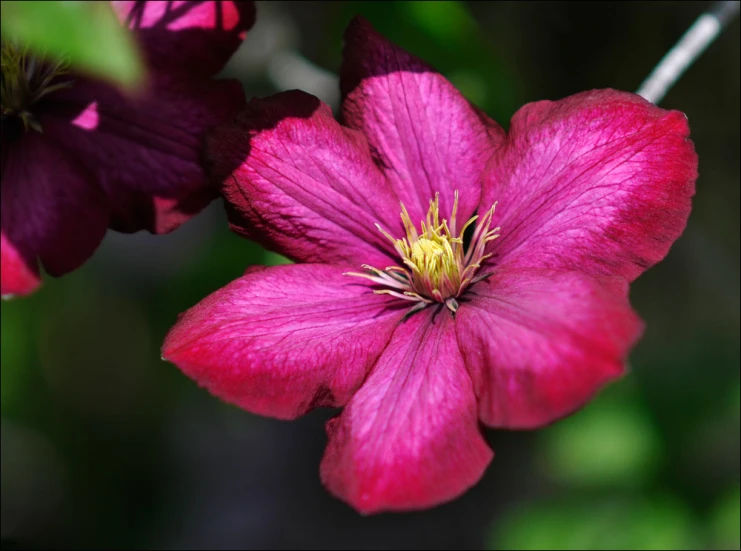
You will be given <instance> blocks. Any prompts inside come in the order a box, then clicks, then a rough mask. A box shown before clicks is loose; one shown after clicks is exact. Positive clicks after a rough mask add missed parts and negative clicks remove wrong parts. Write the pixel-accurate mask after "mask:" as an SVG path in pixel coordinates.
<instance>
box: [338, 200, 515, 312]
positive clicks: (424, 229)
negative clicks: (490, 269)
mask: <svg viewBox="0 0 741 551" xmlns="http://www.w3.org/2000/svg"><path fill="white" fill-rule="evenodd" d="M495 208H496V203H494V204H493V205H492V206H491V208H490V209H489V210H488V211H486V214H484V215H483V217H481V220H479V223H478V224H477V225H476V229H475V230H474V232H473V236H472V238H471V242H470V244H469V246H468V249H467V250H466V249H465V246H464V243H463V234H464V233H465V231H466V230H467V229H468V227H469V226H471V225H472V224H473V223H474V222H475V221H476V220H477V219H478V218H479V217H478V216H474V217H473V218H471V219H470V220H469V221H468V222H466V223H465V224H464V225H463V227H462V228H461V229H460V231H458V229H457V226H456V213H457V210H458V192H457V191H456V192H455V202H454V203H453V213H452V214H451V216H450V223H448V221H447V220H446V219H444V218H443V219H442V221H441V220H440V194H439V193H436V194H435V199H434V200H431V201H430V208H429V210H428V211H427V217H426V220H424V221H421V222H420V230H421V231H419V232H417V228H416V227H415V226H414V224H413V223H412V220H411V218H410V216H409V212H407V209H406V207H404V204H403V203H402V204H401V220H402V222H403V223H404V229H405V230H406V237H403V238H401V239H395V238H394V237H392V236H391V235H389V234H388V233H387V232H386V231H385V230H383V229H382V228H381V227H380V226H379V225H378V224H376V227H377V228H378V229H379V231H380V232H381V233H383V235H385V236H386V237H387V238H388V239H389V240H390V241H391V243H393V245H394V249H396V252H397V253H399V257H400V258H401V262H402V264H403V267H402V266H390V267H387V268H386V269H385V270H380V269H378V268H374V267H373V266H368V265H367V264H364V265H363V268H365V269H366V270H367V272H365V273H358V272H348V273H347V274H345V275H352V276H357V277H364V278H366V279H370V280H371V281H373V282H375V283H378V284H380V285H382V286H384V287H386V288H385V289H379V290H377V291H374V292H375V293H379V294H389V295H393V296H395V297H398V298H403V299H405V300H410V301H413V302H416V303H417V304H415V306H414V307H413V309H412V311H417V310H421V309H422V308H424V307H425V306H427V305H428V304H433V303H435V302H439V303H444V304H445V305H446V306H447V307H448V308H449V309H450V311H451V312H453V313H455V311H456V310H457V309H458V302H457V301H456V298H458V297H460V296H461V294H462V293H463V292H464V291H465V290H466V288H468V286H469V285H471V284H472V283H475V282H476V281H480V280H481V279H483V277H486V276H483V277H478V278H477V277H475V274H476V272H477V271H478V269H479V268H480V267H481V262H482V261H483V260H485V259H486V258H489V257H490V256H491V254H485V252H486V246H487V244H488V243H489V242H490V241H493V240H494V239H496V238H497V237H499V233H497V232H499V230H500V228H493V229H490V227H491V220H492V217H493V216H494V209H495Z"/></svg>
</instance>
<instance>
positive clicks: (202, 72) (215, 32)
mask: <svg viewBox="0 0 741 551" xmlns="http://www.w3.org/2000/svg"><path fill="white" fill-rule="evenodd" d="M112 4H113V6H114V8H115V10H116V12H117V13H118V16H119V18H120V19H121V21H122V22H123V23H124V24H125V25H127V26H128V27H129V28H130V29H132V30H133V31H134V33H135V35H136V37H137V40H138V42H139V44H140V45H141V47H142V50H143V53H144V55H145V57H146V59H147V60H148V61H149V63H150V64H151V65H152V68H153V69H154V70H155V71H157V70H165V71H167V72H175V71H177V72H185V73H190V74H192V75H195V76H198V77H199V78H204V77H210V76H213V75H215V74H216V73H218V72H219V71H220V70H221V69H222V68H223V67H224V65H225V64H226V62H227V61H228V60H229V58H230V57H231V55H232V54H233V53H234V52H235V51H236V49H237V48H238V47H239V45H240V44H241V42H242V39H243V38H244V36H245V33H246V31H247V30H248V29H249V28H250V27H252V25H253V24H254V22H255V3H254V2H239V1H236V2H227V1H218V2H213V1H207V2H192V1H186V2H182V1H177V2H156V1H155V2H143V1H126V2H112Z"/></svg>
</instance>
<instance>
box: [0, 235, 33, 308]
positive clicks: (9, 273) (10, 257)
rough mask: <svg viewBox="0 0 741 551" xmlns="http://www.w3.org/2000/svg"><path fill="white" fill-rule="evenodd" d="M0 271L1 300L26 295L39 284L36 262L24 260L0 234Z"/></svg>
mask: <svg viewBox="0 0 741 551" xmlns="http://www.w3.org/2000/svg"><path fill="white" fill-rule="evenodd" d="M0 270H1V273H0V287H2V288H1V289H0V295H2V297H3V298H10V297H14V296H23V295H27V294H29V293H32V292H33V291H35V290H36V287H38V286H39V284H40V283H41V280H40V279H39V268H38V266H37V265H36V261H35V260H34V259H30V260H26V259H24V258H23V257H22V256H21V254H20V253H19V252H18V251H17V250H16V248H15V247H14V246H13V244H12V243H11V242H10V241H9V240H8V239H7V238H6V237H5V234H4V233H2V234H0Z"/></svg>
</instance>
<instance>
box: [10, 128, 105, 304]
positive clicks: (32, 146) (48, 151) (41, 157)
mask: <svg viewBox="0 0 741 551" xmlns="http://www.w3.org/2000/svg"><path fill="white" fill-rule="evenodd" d="M4 137H5V136H4ZM0 189H1V191H2V201H1V202H0V205H1V208H2V233H3V236H4V238H5V240H6V241H7V243H9V244H10V245H11V246H12V248H13V249H14V250H15V254H17V256H18V257H19V259H22V260H23V262H24V263H25V265H26V267H27V268H28V269H29V270H30V272H31V273H36V266H35V263H36V259H37V258H38V259H40V260H41V263H42V264H43V266H44V269H45V270H46V271H47V272H49V273H50V274H51V275H54V276H59V275H62V274H65V273H67V272H69V271H71V270H74V269H75V268H77V267H78V266H80V265H81V264H82V263H83V262H84V261H85V260H87V259H88V258H89V257H90V255H92V254H93V251H94V250H95V249H96V248H97V247H98V245H99V244H100V242H101V240H102V239H103V236H104V235H105V232H106V227H107V226H108V219H109V210H108V204H107V201H106V197H105V195H104V194H103V193H102V192H101V191H100V189H99V188H98V187H97V186H96V185H95V180H94V178H93V177H92V175H91V174H90V173H89V172H88V171H87V170H86V169H85V167H84V166H81V165H80V164H79V163H78V162H76V161H75V159H74V158H73V157H71V156H69V155H66V154H64V152H63V150H61V149H60V147H59V144H58V143H55V142H54V141H53V139H52V137H51V135H47V134H40V133H38V132H36V131H35V130H29V131H26V132H25V134H23V136H22V137H21V138H20V139H18V140H14V139H8V140H7V142H5V141H4V143H3V148H2V187H1V188H0ZM8 250H9V251H10V249H8ZM3 273H5V272H3ZM4 286H5V283H3V287H4ZM3 294H6V293H5V291H3Z"/></svg>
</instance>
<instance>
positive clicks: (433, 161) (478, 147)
mask: <svg viewBox="0 0 741 551" xmlns="http://www.w3.org/2000/svg"><path fill="white" fill-rule="evenodd" d="M340 85H341V87H342V95H343V98H344V100H343V103H342V115H343V117H344V122H345V123H346V124H347V125H349V126H350V127H351V128H356V129H358V130H361V131H362V132H363V134H365V136H366V137H367V138H368V142H369V143H370V146H371V150H372V151H373V155H374V158H375V160H376V162H377V163H378V164H379V166H380V167H381V169H382V170H383V173H384V174H385V175H386V177H387V178H388V180H389V181H390V182H391V183H392V185H393V188H394V190H395V191H396V193H397V194H398V196H399V199H400V200H401V201H402V202H403V203H404V205H405V206H406V207H407V209H409V213H410V215H411V217H412V220H414V221H415V222H416V221H418V220H420V219H422V218H424V215H425V213H426V212H427V207H428V202H429V200H430V199H431V198H433V197H434V196H435V193H436V192H440V196H441V205H440V208H441V212H442V213H443V214H444V216H445V217H449V215H450V211H451V209H452V207H453V204H452V201H453V192H454V191H455V190H458V191H459V192H460V204H459V212H460V217H461V218H462V219H463V220H466V219H467V218H468V217H470V216H471V214H472V213H473V211H474V210H476V208H477V207H478V204H479V203H478V201H479V196H480V192H481V174H482V171H483V169H484V166H485V165H486V161H487V160H488V159H489V156H490V155H491V153H492V152H493V151H494V149H495V148H496V147H497V146H498V145H499V143H500V142H501V139H502V138H503V133H501V132H499V131H497V130H495V129H497V128H498V127H497V125H496V123H494V122H493V121H491V120H490V119H488V118H486V116H485V115H483V114H481V115H482V116H483V117H484V119H485V121H486V123H485V122H484V121H482V119H481V118H480V117H479V113H480V112H478V111H477V110H476V109H475V108H474V107H472V106H471V104H470V103H469V102H468V101H467V100H466V99H465V98H464V97H463V96H462V95H461V94H460V92H458V90H456V89H455V88H454V87H453V85H451V84H450V82H448V81H447V80H446V79H445V78H444V77H443V76H442V75H440V74H439V73H438V72H437V71H435V70H434V69H432V68H431V67H430V66H429V65H427V64H426V63H424V62H423V61H421V60H420V59H418V58H416V57H414V56H413V55H411V54H409V53H407V52H406V51H404V50H402V49H401V48H399V47H398V46H396V45H394V44H392V43H391V42H389V41H388V40H387V39H386V38H384V37H383V36H381V35H380V34H378V33H377V32H376V31H375V30H374V29H373V28H372V27H371V26H370V25H369V24H368V23H367V22H366V21H365V20H363V19H361V18H355V19H354V20H353V21H352V22H351V23H350V26H349V27H348V29H347V31H346V32H345V50H344V55H343V63H342V70H341V73H340Z"/></svg>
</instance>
